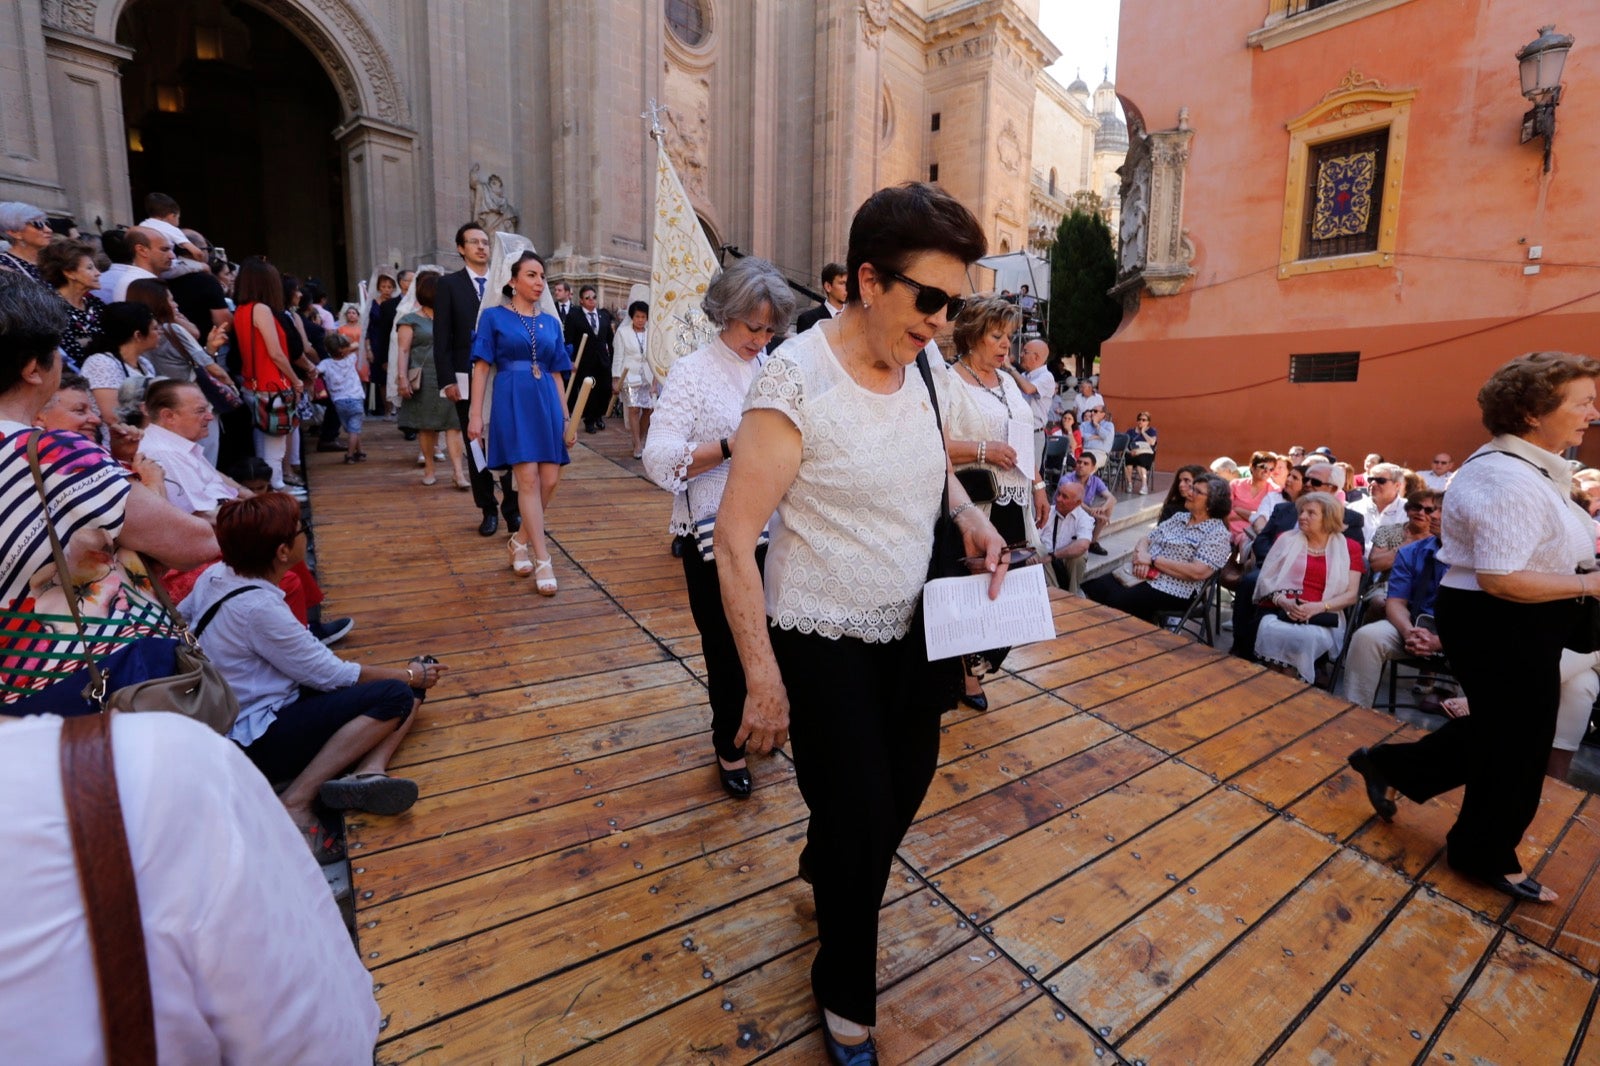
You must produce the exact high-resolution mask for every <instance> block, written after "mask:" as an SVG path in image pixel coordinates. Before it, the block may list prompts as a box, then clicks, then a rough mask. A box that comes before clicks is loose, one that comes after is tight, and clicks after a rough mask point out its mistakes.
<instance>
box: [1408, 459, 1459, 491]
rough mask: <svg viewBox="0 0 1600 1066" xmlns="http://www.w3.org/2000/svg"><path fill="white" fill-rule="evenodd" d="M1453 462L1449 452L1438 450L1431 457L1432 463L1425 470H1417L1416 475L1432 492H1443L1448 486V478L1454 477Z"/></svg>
mask: <svg viewBox="0 0 1600 1066" xmlns="http://www.w3.org/2000/svg"><path fill="white" fill-rule="evenodd" d="M1454 467H1455V463H1454V462H1452V461H1451V459H1450V453H1449V452H1440V453H1439V454H1438V455H1435V456H1434V457H1433V465H1432V466H1431V467H1430V468H1429V469H1427V470H1418V471H1417V476H1418V477H1420V478H1422V483H1423V484H1424V485H1426V486H1428V487H1429V488H1430V489H1432V490H1433V491H1434V492H1443V491H1444V490H1445V489H1447V488H1449V487H1450V479H1451V478H1453V477H1455V474H1456V472H1455V469H1454Z"/></svg>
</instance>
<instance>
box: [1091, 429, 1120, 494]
mask: <svg viewBox="0 0 1600 1066" xmlns="http://www.w3.org/2000/svg"><path fill="white" fill-rule="evenodd" d="M1127 463H1128V435H1127V434H1126V433H1115V434H1112V437H1111V452H1110V454H1108V455H1107V456H1106V466H1105V469H1104V470H1098V471H1096V473H1098V474H1099V475H1100V480H1101V481H1104V482H1105V483H1106V488H1108V489H1110V490H1111V491H1112V492H1116V491H1117V486H1118V484H1119V483H1121V482H1122V481H1123V480H1124V475H1125V474H1126V473H1127Z"/></svg>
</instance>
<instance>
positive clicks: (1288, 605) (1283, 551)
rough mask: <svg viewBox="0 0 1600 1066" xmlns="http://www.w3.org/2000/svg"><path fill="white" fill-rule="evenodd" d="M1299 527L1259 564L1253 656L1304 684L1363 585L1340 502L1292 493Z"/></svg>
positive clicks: (1336, 643) (1331, 648)
mask: <svg viewBox="0 0 1600 1066" xmlns="http://www.w3.org/2000/svg"><path fill="white" fill-rule="evenodd" d="M1294 507H1295V512H1296V514H1297V516H1298V526H1297V528H1296V529H1293V530H1291V531H1290V532H1288V533H1285V534H1284V535H1283V536H1281V537H1279V538H1278V539H1277V541H1276V542H1275V543H1274V544H1273V545H1272V550H1271V551H1269V552H1268V553H1267V558H1266V561H1265V562H1263V563H1262V564H1261V576H1260V578H1259V579H1258V580H1257V581H1256V591H1255V598H1256V602H1257V603H1258V604H1259V605H1260V607H1261V611H1262V614H1261V627H1260V629H1259V630H1258V631H1257V632H1256V644H1255V649H1256V657H1257V658H1258V659H1261V660H1262V661H1263V662H1266V663H1267V664H1268V665H1273V666H1278V667H1280V668H1282V669H1283V670H1284V672H1285V673H1294V674H1296V675H1298V676H1299V677H1300V679H1301V680H1302V681H1305V682H1306V683H1307V684H1310V683H1311V682H1313V681H1315V680H1316V676H1317V659H1319V658H1320V657H1322V656H1323V655H1331V654H1334V653H1336V652H1337V651H1338V650H1339V648H1340V646H1341V645H1342V644H1343V643H1344V613H1343V612H1344V610H1345V608H1347V607H1349V606H1350V605H1351V604H1353V603H1355V602H1356V596H1357V595H1358V594H1359V592H1360V588H1361V551H1362V545H1361V543H1360V542H1359V541H1356V540H1353V539H1351V538H1348V537H1346V536H1345V532H1344V505H1343V504H1342V503H1340V502H1339V501H1338V500H1336V499H1334V498H1333V496H1332V495H1330V494H1329V493H1326V492H1308V493H1305V494H1304V495H1302V496H1301V497H1300V498H1299V499H1297V500H1295V501H1294Z"/></svg>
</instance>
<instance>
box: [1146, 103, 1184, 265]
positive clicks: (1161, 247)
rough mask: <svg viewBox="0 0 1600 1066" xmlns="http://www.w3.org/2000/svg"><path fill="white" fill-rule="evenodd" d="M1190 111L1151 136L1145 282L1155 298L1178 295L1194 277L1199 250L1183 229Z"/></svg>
mask: <svg viewBox="0 0 1600 1066" xmlns="http://www.w3.org/2000/svg"><path fill="white" fill-rule="evenodd" d="M1193 137H1194V130H1193V129H1191V128H1190V126H1189V109H1188V108H1184V109H1183V110H1182V111H1181V112H1180V113H1179V115H1178V125H1177V126H1176V127H1175V128H1173V129H1170V130H1155V131H1152V132H1151V134H1150V222H1149V227H1150V228H1149V233H1150V236H1149V244H1148V245H1146V247H1147V248H1148V254H1147V257H1146V259H1145V265H1144V283H1145V287H1146V288H1148V289H1149V290H1150V292H1151V294H1152V295H1155V296H1175V295H1177V293H1178V291H1179V290H1180V289H1182V288H1183V283H1184V282H1186V281H1188V280H1189V279H1190V278H1191V277H1193V276H1194V270H1193V269H1192V268H1190V266H1189V262H1190V260H1192V259H1193V258H1194V254H1195V250H1194V245H1193V243H1192V242H1191V241H1190V240H1189V235H1188V233H1187V231H1185V230H1184V228H1183V179H1184V172H1185V170H1186V169H1187V167H1188V165H1189V141H1190V140H1191V139H1192V138H1193Z"/></svg>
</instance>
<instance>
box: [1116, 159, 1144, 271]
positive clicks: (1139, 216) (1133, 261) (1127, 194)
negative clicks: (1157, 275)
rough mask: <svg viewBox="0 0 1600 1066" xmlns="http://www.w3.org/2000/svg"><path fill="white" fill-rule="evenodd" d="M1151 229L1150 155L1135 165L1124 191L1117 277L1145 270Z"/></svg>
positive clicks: (1119, 231) (1118, 243)
mask: <svg viewBox="0 0 1600 1066" xmlns="http://www.w3.org/2000/svg"><path fill="white" fill-rule="evenodd" d="M1130 154H1131V153H1130ZM1149 227H1150V156H1149V155H1148V154H1147V153H1146V154H1143V158H1141V159H1139V161H1138V162H1137V163H1135V164H1134V167H1133V171H1132V173H1131V174H1130V175H1129V176H1128V180H1127V182H1126V183H1125V184H1124V185H1123V188H1122V224H1121V226H1120V227H1119V229H1118V231H1117V273H1118V275H1122V274H1128V273H1131V272H1133V271H1135V270H1140V269H1142V268H1143V267H1144V261H1145V255H1146V252H1147V248H1148V245H1149Z"/></svg>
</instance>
